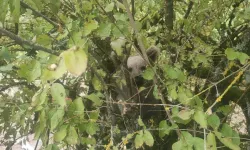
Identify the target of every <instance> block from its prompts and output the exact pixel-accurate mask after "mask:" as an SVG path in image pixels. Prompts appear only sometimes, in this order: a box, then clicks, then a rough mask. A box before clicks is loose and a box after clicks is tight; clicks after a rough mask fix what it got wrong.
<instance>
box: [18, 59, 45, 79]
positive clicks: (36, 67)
mask: <svg viewBox="0 0 250 150" xmlns="http://www.w3.org/2000/svg"><path fill="white" fill-rule="evenodd" d="M18 74H19V76H20V77H23V78H26V79H27V81H28V82H32V81H34V80H35V79H37V78H38V77H40V76H41V64H40V63H39V61H37V60H35V59H33V60H32V61H31V62H29V63H24V64H22V65H21V66H20V70H18Z"/></svg>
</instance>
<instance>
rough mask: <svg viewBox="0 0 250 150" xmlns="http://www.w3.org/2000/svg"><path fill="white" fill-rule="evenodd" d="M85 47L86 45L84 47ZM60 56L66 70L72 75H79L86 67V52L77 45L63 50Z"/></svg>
mask: <svg viewBox="0 0 250 150" xmlns="http://www.w3.org/2000/svg"><path fill="white" fill-rule="evenodd" d="M85 48H86V47H85ZM61 56H62V57H63V60H64V63H65V65H66V67H67V69H68V71H69V72H70V73H72V74H74V75H77V76H79V75H81V74H82V73H83V72H85V70H86V68H87V62H88V59H87V54H86V53H85V51H84V50H83V49H80V48H79V47H75V46H74V47H72V48H71V49H69V50H67V51H64V52H63V53H62V54H61Z"/></svg>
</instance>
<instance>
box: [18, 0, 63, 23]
mask: <svg viewBox="0 0 250 150" xmlns="http://www.w3.org/2000/svg"><path fill="white" fill-rule="evenodd" d="M20 4H21V6H22V7H24V8H27V9H30V10H31V11H32V12H33V13H34V15H35V16H39V17H42V18H43V19H44V20H46V21H47V22H48V23H50V24H52V25H53V26H54V27H59V25H58V24H57V23H56V22H54V21H52V20H51V19H49V18H48V17H46V16H44V15H43V14H41V13H40V12H38V11H36V10H35V9H34V8H32V7H30V6H29V5H27V4H26V3H24V2H23V1H20Z"/></svg>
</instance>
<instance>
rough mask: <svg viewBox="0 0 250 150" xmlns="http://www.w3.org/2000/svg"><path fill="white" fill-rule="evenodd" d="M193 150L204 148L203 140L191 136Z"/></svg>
mask: <svg viewBox="0 0 250 150" xmlns="http://www.w3.org/2000/svg"><path fill="white" fill-rule="evenodd" d="M193 144H194V150H204V144H205V143H204V140H203V139H201V138H198V137H193Z"/></svg>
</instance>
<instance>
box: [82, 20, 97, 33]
mask: <svg viewBox="0 0 250 150" xmlns="http://www.w3.org/2000/svg"><path fill="white" fill-rule="evenodd" d="M98 26H99V25H98V22H97V21H95V20H90V21H88V22H86V23H85V24H84V27H83V34H84V35H85V36H87V35H89V34H90V33H91V32H92V31H94V30H95V29H97V28H98Z"/></svg>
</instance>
